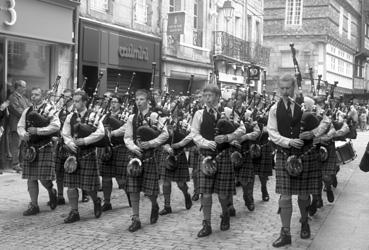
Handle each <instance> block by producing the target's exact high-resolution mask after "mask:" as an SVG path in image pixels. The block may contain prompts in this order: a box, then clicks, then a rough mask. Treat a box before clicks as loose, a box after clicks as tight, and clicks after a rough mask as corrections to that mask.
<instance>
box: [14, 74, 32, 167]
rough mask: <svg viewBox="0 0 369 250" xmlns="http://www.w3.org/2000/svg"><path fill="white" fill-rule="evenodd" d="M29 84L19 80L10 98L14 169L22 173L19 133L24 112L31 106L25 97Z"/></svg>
mask: <svg viewBox="0 0 369 250" xmlns="http://www.w3.org/2000/svg"><path fill="white" fill-rule="evenodd" d="M26 87H27V83H26V82H25V81H23V80H18V81H16V82H15V83H14V92H13V93H12V94H11V95H10V96H9V114H10V116H9V133H10V134H9V135H10V150H11V153H12V156H13V158H12V165H13V169H14V170H16V171H20V170H21V168H20V166H19V146H20V143H19V142H20V141H19V135H18V132H17V125H18V121H19V119H20V117H21V115H22V113H23V111H24V110H25V109H26V108H27V107H29V106H30V103H29V100H28V99H27V98H26V97H25V96H24V94H25V92H26Z"/></svg>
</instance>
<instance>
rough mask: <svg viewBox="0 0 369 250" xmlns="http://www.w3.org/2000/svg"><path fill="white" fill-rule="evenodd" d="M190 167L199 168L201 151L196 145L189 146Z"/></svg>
mask: <svg viewBox="0 0 369 250" xmlns="http://www.w3.org/2000/svg"><path fill="white" fill-rule="evenodd" d="M188 151H189V157H188V158H189V159H188V162H189V167H190V168H194V169H195V168H197V167H198V165H199V157H200V153H199V149H198V148H197V147H196V146H193V147H191V148H189V150H188Z"/></svg>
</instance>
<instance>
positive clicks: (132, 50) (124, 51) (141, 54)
mask: <svg viewBox="0 0 369 250" xmlns="http://www.w3.org/2000/svg"><path fill="white" fill-rule="evenodd" d="M118 52H119V57H121V58H130V59H134V60H140V61H148V60H149V49H148V48H147V47H142V46H138V47H135V46H134V45H133V44H132V43H131V44H130V45H129V46H120V47H119V51H118Z"/></svg>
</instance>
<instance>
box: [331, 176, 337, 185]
mask: <svg viewBox="0 0 369 250" xmlns="http://www.w3.org/2000/svg"><path fill="white" fill-rule="evenodd" d="M337 185H338V182H337V176H336V175H332V186H333V187H334V188H337Z"/></svg>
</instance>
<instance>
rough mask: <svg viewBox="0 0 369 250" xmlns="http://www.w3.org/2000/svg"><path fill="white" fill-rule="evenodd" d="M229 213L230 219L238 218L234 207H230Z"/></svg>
mask: <svg viewBox="0 0 369 250" xmlns="http://www.w3.org/2000/svg"><path fill="white" fill-rule="evenodd" d="M228 213H229V216H230V217H235V216H236V209H235V208H234V206H233V205H229V206H228Z"/></svg>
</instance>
